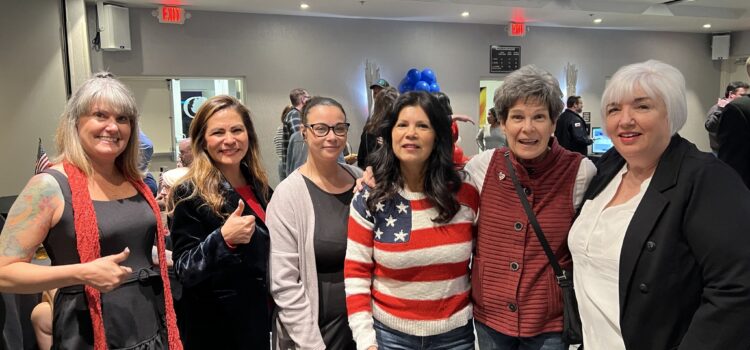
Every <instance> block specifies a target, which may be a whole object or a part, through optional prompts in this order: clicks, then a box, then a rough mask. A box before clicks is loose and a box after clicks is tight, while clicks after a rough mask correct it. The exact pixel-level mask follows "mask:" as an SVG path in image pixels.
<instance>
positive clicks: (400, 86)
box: [398, 77, 414, 94]
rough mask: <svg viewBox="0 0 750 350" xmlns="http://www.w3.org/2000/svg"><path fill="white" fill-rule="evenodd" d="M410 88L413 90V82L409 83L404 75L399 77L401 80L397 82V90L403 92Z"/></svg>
mask: <svg viewBox="0 0 750 350" xmlns="http://www.w3.org/2000/svg"><path fill="white" fill-rule="evenodd" d="M411 90H414V84H410V83H409V81H408V80H407V79H406V77H404V79H401V82H400V83H399V84H398V92H400V93H402V94H403V93H404V92H407V91H411Z"/></svg>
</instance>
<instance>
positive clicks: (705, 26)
mask: <svg viewBox="0 0 750 350" xmlns="http://www.w3.org/2000/svg"><path fill="white" fill-rule="evenodd" d="M703 28H706V29H708V28H711V23H706V24H704V25H703Z"/></svg>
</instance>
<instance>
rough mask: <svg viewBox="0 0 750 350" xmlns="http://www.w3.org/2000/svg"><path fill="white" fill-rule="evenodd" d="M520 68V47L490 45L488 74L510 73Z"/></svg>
mask: <svg viewBox="0 0 750 350" xmlns="http://www.w3.org/2000/svg"><path fill="white" fill-rule="evenodd" d="M518 68H521V47H520V46H504V45H490V73H510V72H512V71H514V70H516V69H518Z"/></svg>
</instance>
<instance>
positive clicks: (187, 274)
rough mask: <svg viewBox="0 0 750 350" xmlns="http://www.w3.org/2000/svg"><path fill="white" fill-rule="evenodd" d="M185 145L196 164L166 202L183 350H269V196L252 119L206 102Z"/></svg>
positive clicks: (230, 105)
mask: <svg viewBox="0 0 750 350" xmlns="http://www.w3.org/2000/svg"><path fill="white" fill-rule="evenodd" d="M190 138H191V140H192V148H193V156H194V159H193V164H192V166H191V167H190V169H189V170H188V173H187V175H185V176H184V177H183V178H182V179H181V180H180V182H178V184H177V185H175V187H174V188H173V190H172V193H171V195H170V197H169V200H168V203H169V206H168V208H169V209H170V210H171V214H172V222H171V226H170V229H171V237H172V242H173V244H174V253H173V259H174V266H175V271H176V273H177V277H178V278H179V280H180V282H181V283H182V298H181V300H180V304H181V306H180V308H179V312H180V314H179V316H180V327H181V329H182V330H183V334H184V338H183V339H184V344H185V349H268V348H269V347H270V338H269V334H270V331H271V327H270V311H271V310H270V307H271V306H270V296H269V294H268V286H267V275H268V249H269V238H268V228H267V227H266V224H265V222H266V218H265V209H266V203H267V201H268V199H269V198H270V196H271V192H272V191H271V189H270V187H269V186H268V179H267V175H266V173H265V171H264V170H263V166H262V165H261V164H262V163H261V159H260V149H259V147H258V137H257V135H256V133H255V127H254V126H253V121H252V117H251V115H250V111H249V110H248V109H247V107H245V106H243V105H242V104H241V103H240V102H239V101H238V100H237V99H235V98H234V97H231V96H226V95H219V96H214V97H211V98H209V99H208V100H207V101H206V102H204V103H203V104H202V105H201V107H200V109H199V110H198V112H197V113H196V116H195V119H193V122H192V123H191V125H190Z"/></svg>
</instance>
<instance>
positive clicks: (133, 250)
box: [44, 169, 167, 350]
mask: <svg viewBox="0 0 750 350" xmlns="http://www.w3.org/2000/svg"><path fill="white" fill-rule="evenodd" d="M45 173H47V174H49V175H52V176H53V177H54V178H55V180H57V182H58V184H59V185H60V190H61V191H62V195H63V199H64V200H65V208H64V209H63V214H62V216H61V217H60V221H59V222H58V223H57V224H56V225H55V226H54V227H52V229H50V231H49V233H48V234H47V238H46V239H45V240H44V248H45V249H46V250H47V254H48V255H49V257H50V260H51V261H52V265H53V266H57V265H68V264H77V263H79V262H80V258H79V256H78V250H77V248H76V233H75V227H74V221H73V205H72V200H71V190H70V185H69V183H68V178H67V177H65V175H63V174H62V173H60V172H59V171H57V170H54V169H47V170H45ZM93 203H94V211H95V212H96V220H97V223H98V225H99V244H100V246H101V256H107V255H111V254H117V253H119V252H121V251H122V250H123V249H125V247H128V248H130V255H129V256H128V259H127V260H125V261H124V262H122V263H121V265H124V266H128V267H131V268H132V269H133V276H132V277H131V278H130V279H129V280H128V281H126V282H125V283H123V284H122V285H120V286H119V287H118V288H116V289H115V290H113V291H111V292H109V293H102V294H101V297H102V316H103V318H104V329H105V333H106V336H107V345H108V348H109V349H139V350H152V349H166V348H167V341H166V331H165V325H164V296H163V286H162V282H161V279H160V276H159V274H158V269H157V268H153V269H152V263H151V247H152V246H153V245H154V238H155V236H156V218H155V217H154V214H153V211H152V210H151V207H150V206H149V205H148V202H147V201H146V199H145V198H143V196H141V194H140V193H138V194H137V195H135V196H133V197H130V198H125V199H119V200H113V201H93ZM53 310H54V311H53V334H52V341H53V345H52V349H75V350H79V349H93V328H92V326H91V317H90V316H89V311H88V303H87V301H86V296H85V294H84V293H83V286H82V285H77V286H70V287H65V288H60V289H59V290H58V293H57V295H56V296H55V302H54V308H53Z"/></svg>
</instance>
